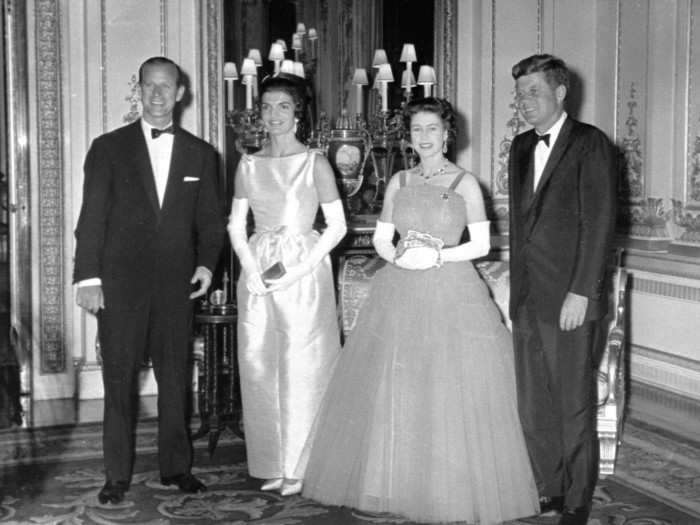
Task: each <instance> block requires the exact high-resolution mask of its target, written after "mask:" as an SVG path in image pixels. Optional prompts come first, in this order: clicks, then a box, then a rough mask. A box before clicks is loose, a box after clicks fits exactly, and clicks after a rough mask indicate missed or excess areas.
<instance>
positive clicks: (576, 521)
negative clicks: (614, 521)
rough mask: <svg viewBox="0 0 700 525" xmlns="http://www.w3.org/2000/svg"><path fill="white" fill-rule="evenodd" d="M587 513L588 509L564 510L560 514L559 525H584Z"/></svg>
mask: <svg viewBox="0 0 700 525" xmlns="http://www.w3.org/2000/svg"><path fill="white" fill-rule="evenodd" d="M589 512H590V511H589V510H588V507H576V508H575V509H568V508H565V509H564V511H563V512H562V513H561V519H560V520H559V525H586V524H587V523H588V514H589Z"/></svg>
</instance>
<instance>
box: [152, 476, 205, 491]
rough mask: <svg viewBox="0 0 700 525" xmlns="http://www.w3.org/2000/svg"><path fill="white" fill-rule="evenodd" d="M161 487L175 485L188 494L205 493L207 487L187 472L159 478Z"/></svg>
mask: <svg viewBox="0 0 700 525" xmlns="http://www.w3.org/2000/svg"><path fill="white" fill-rule="evenodd" d="M160 482H161V484H163V485H177V487H178V488H179V489H180V490H181V491H182V492H186V493H188V494H195V493H197V492H206V491H207V487H206V485H205V484H204V483H202V482H201V481H199V480H198V479H197V478H195V477H194V476H193V475H192V474H190V473H189V472H188V473H187V474H177V475H175V476H165V477H162V478H160Z"/></svg>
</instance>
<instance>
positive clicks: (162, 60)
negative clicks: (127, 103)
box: [139, 57, 184, 87]
mask: <svg viewBox="0 0 700 525" xmlns="http://www.w3.org/2000/svg"><path fill="white" fill-rule="evenodd" d="M163 65H170V66H173V67H174V68H175V71H177V87H180V86H182V85H184V79H183V76H182V70H181V69H180V66H178V65H177V64H176V63H175V62H173V61H172V60H170V59H169V58H167V57H151V58H148V59H146V60H144V62H143V64H141V67H139V84H140V83H141V82H142V80H143V69H144V68H145V67H146V66H163Z"/></svg>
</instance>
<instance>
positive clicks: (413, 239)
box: [395, 230, 445, 259]
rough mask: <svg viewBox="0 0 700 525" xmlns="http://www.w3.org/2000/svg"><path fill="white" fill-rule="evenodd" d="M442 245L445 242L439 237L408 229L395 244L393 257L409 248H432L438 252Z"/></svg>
mask: <svg viewBox="0 0 700 525" xmlns="http://www.w3.org/2000/svg"><path fill="white" fill-rule="evenodd" d="M444 245H445V243H444V242H443V240H442V239H440V238H439V237H433V236H432V235H430V234H429V233H421V232H417V231H414V230H408V232H407V233H406V236H405V237H402V238H401V239H400V240H399V243H398V245H397V246H396V255H395V259H398V258H399V257H401V256H402V255H403V254H404V253H406V250H410V249H411V248H432V249H433V250H435V251H436V252H439V251H440V250H441V249H442V247H443V246H444Z"/></svg>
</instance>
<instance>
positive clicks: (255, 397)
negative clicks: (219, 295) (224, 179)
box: [237, 151, 340, 479]
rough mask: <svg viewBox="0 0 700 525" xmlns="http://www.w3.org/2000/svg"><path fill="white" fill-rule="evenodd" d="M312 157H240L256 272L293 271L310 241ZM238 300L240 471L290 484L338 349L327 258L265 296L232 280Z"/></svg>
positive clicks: (314, 237) (313, 237)
mask: <svg viewBox="0 0 700 525" xmlns="http://www.w3.org/2000/svg"><path fill="white" fill-rule="evenodd" d="M316 155H317V154H316V153H313V152H310V151H307V152H303V153H298V154H294V155H290V156H286V157H274V158H273V157H256V156H251V155H247V156H244V157H243V158H242V159H241V161H240V162H241V170H242V171H241V174H242V187H243V189H244V192H245V194H246V195H245V197H246V198H247V199H248V201H249V204H250V207H251V209H252V211H253V215H254V220H255V233H254V234H253V235H252V236H251V238H250V239H249V244H250V247H251V250H252V252H253V255H254V256H255V257H256V258H257V260H258V263H259V265H260V268H261V269H265V268H268V267H269V266H271V265H272V264H274V263H276V262H277V261H282V263H283V264H284V265H285V266H287V267H290V266H293V265H295V264H297V263H299V262H301V261H303V260H304V259H305V258H306V256H307V254H308V252H309V250H310V249H311V248H312V247H313V246H314V244H315V243H316V242H317V241H318V238H319V233H318V232H316V231H315V230H313V224H314V219H315V217H316V214H317V212H318V209H319V205H320V201H319V195H318V191H317V189H316V187H315V185H314V176H313V173H314V163H315V158H316ZM237 187H238V186H237ZM237 196H238V195H237ZM237 296H238V363H239V367H240V378H241V395H242V404H243V424H244V430H245V443H246V449H247V460H248V471H249V473H250V475H251V476H254V477H257V478H266V479H267V478H281V477H284V478H293V477H294V469H295V467H296V466H297V463H298V462H299V458H300V455H301V451H302V449H303V446H304V443H305V442H306V439H307V437H308V435H309V431H310V428H311V425H312V422H313V420H314V418H315V416H316V413H317V411H318V407H319V405H320V402H321V399H322V397H323V394H324V392H325V390H326V385H327V383H328V380H329V378H330V375H331V368H332V366H333V363H334V362H335V360H336V357H337V355H338V352H339V351H340V336H339V329H338V319H337V315H336V303H335V287H334V284H333V273H332V269H331V261H330V258H329V257H328V256H326V257H325V259H324V260H323V261H322V262H321V263H320V264H319V265H318V266H317V267H316V268H315V269H314V270H313V272H312V273H310V274H308V275H306V276H305V277H303V278H302V279H300V280H299V281H297V282H296V283H294V284H292V285H291V286H290V287H288V288H286V289H284V290H280V291H276V292H274V293H271V294H267V295H264V296H255V295H252V294H250V293H249V292H248V290H247V288H246V285H245V282H244V280H243V279H239V282H238V287H237Z"/></svg>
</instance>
